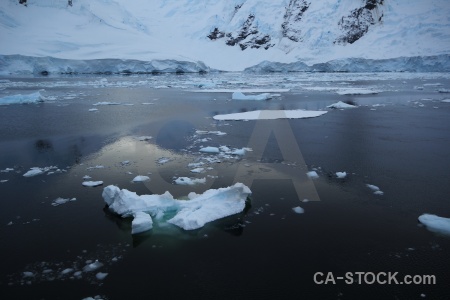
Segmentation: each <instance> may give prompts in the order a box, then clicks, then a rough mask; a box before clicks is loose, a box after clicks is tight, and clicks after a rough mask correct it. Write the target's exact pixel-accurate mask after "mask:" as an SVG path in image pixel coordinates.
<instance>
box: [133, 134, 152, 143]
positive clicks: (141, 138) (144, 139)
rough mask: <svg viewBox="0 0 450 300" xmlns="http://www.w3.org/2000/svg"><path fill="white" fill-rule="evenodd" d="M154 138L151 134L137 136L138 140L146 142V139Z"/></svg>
mask: <svg viewBox="0 0 450 300" xmlns="http://www.w3.org/2000/svg"><path fill="white" fill-rule="evenodd" d="M152 138H153V137H151V136H148V135H144V136H138V137H137V140H138V141H141V142H144V141H148V140H151V139H152Z"/></svg>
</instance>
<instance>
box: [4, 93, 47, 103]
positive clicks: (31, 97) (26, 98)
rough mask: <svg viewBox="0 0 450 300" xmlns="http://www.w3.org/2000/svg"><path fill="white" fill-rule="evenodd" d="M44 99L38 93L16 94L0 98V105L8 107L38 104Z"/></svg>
mask: <svg viewBox="0 0 450 300" xmlns="http://www.w3.org/2000/svg"><path fill="white" fill-rule="evenodd" d="M44 100H45V98H44V97H43V96H42V95H41V93H40V92H34V93H31V94H26V95H22V94H17V95H11V96H6V97H2V98H0V105H9V104H30V103H38V102H43V101H44Z"/></svg>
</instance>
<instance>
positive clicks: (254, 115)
mask: <svg viewBox="0 0 450 300" xmlns="http://www.w3.org/2000/svg"><path fill="white" fill-rule="evenodd" d="M326 113H327V112H326V111H314V110H301V109H296V110H254V111H247V112H242V113H234V114H225V115H215V116H214V117H213V118H214V120H226V121H231V120H234V121H238V120H275V119H305V118H315V117H319V116H321V115H323V114H326Z"/></svg>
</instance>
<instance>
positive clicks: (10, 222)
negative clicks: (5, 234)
mask: <svg viewBox="0 0 450 300" xmlns="http://www.w3.org/2000/svg"><path fill="white" fill-rule="evenodd" d="M12 224H14V223H13V222H12V221H9V223H8V224H6V225H8V226H11V225H12Z"/></svg>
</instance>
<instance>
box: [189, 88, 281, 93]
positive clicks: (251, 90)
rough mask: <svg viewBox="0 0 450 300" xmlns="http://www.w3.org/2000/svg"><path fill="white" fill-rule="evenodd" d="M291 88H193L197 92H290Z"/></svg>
mask: <svg viewBox="0 0 450 300" xmlns="http://www.w3.org/2000/svg"><path fill="white" fill-rule="evenodd" d="M289 91H290V89H239V91H236V90H232V89H209V90H208V89H205V90H193V91H192V92H196V93H231V92H233V93H234V92H239V93H285V92H289Z"/></svg>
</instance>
